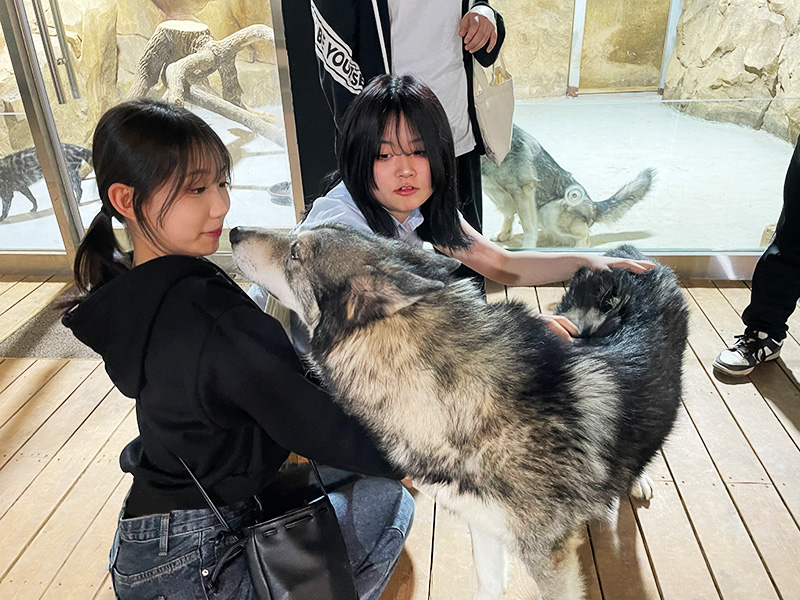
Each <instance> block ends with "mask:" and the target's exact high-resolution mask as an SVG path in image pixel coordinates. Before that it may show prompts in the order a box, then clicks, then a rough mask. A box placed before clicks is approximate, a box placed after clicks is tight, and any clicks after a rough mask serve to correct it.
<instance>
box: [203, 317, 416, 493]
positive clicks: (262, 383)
mask: <svg viewBox="0 0 800 600" xmlns="http://www.w3.org/2000/svg"><path fill="white" fill-rule="evenodd" d="M202 361H203V363H204V364H202V365H200V370H199V372H200V377H199V378H198V388H199V390H198V393H199V395H200V398H201V400H202V402H203V404H204V406H205V407H206V410H207V412H208V413H209V414H210V415H213V414H215V413H219V410H220V409H219V407H220V406H222V407H224V406H225V404H226V403H230V402H232V403H234V404H235V405H236V406H237V407H238V408H240V409H243V410H244V411H245V412H247V413H248V414H249V415H251V416H252V418H253V419H255V421H257V422H258V423H259V424H260V425H261V427H262V428H263V429H264V430H265V431H266V432H267V434H268V435H269V436H270V437H271V438H272V439H273V440H274V441H275V442H276V443H277V444H278V445H279V446H281V447H283V448H285V449H287V450H290V451H292V452H296V453H297V454H299V455H301V456H304V457H306V458H311V459H314V460H316V461H318V462H320V463H323V464H327V465H330V466H332V467H337V468H340V469H346V470H349V471H355V472H358V473H363V474H366V475H375V476H381V477H391V478H394V479H400V478H401V477H402V476H403V474H401V473H398V472H396V471H395V470H394V469H393V468H392V467H391V466H390V465H389V464H388V463H387V462H386V460H385V458H384V457H383V455H382V454H381V452H380V451H379V450H378V449H377V448H376V446H375V444H374V443H373V441H372V439H371V438H370V436H369V434H368V433H367V432H366V430H365V429H364V428H363V427H362V426H361V425H360V424H359V423H358V422H357V421H356V420H355V419H354V418H353V417H351V416H349V415H347V414H345V413H344V412H343V410H342V409H341V408H340V407H339V405H337V404H335V402H334V400H333V399H332V397H331V396H330V395H329V394H328V393H326V392H325V391H324V390H323V389H322V388H320V387H318V386H317V385H315V384H314V383H312V382H311V381H310V380H309V379H308V378H306V376H305V375H304V371H305V369H304V368H303V366H302V363H301V362H300V359H299V358H298V357H297V355H296V354H295V352H294V349H293V348H292V345H291V343H290V342H289V339H288V338H287V337H286V334H285V332H284V330H283V328H282V327H281V325H280V324H279V323H278V321H276V320H275V319H273V318H272V317H270V316H268V315H266V314H264V313H263V312H262V311H261V310H259V309H258V308H257V307H256V306H255V304H252V305H249V304H243V305H242V306H240V307H236V308H232V309H230V310H228V311H227V312H226V313H224V314H223V315H222V316H220V317H219V318H218V319H217V321H216V324H215V326H214V328H213V330H212V331H211V333H210V334H209V338H208V340H207V342H206V345H205V350H204V352H203V359H202Z"/></svg>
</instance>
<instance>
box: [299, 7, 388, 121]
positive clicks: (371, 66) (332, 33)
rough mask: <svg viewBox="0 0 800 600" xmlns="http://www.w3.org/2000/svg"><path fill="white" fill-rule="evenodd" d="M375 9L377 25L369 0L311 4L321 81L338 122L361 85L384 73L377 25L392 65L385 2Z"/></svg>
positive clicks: (360, 88)
mask: <svg viewBox="0 0 800 600" xmlns="http://www.w3.org/2000/svg"><path fill="white" fill-rule="evenodd" d="M378 12H379V14H380V16H379V20H380V24H379V23H377V22H376V20H375V13H374V10H373V6H372V2H370V1H369V0H367V1H365V0H314V2H313V4H312V5H311V17H312V21H313V23H314V51H315V53H316V56H317V64H318V65H319V78H320V84H321V86H322V91H323V92H324V93H325V97H326V99H327V100H328V106H329V107H330V109H331V112H332V113H333V116H334V118H335V120H336V123H337V124H338V123H339V120H340V119H341V118H342V115H344V112H345V110H347V107H348V106H349V105H350V102H351V101H352V100H353V98H355V97H356V96H357V95H358V93H359V92H361V90H362V89H363V87H364V84H366V83H368V82H369V80H370V79H372V78H373V77H375V76H376V75H380V74H382V73H384V72H386V69H385V65H384V61H383V52H382V51H381V37H380V35H379V33H378V30H379V28H380V30H381V32H382V36H383V40H384V42H385V43H386V47H385V50H386V52H387V61H388V64H392V62H391V43H390V42H389V35H390V31H391V30H390V27H389V13H388V6H387V4H386V2H385V1H383V2H378Z"/></svg>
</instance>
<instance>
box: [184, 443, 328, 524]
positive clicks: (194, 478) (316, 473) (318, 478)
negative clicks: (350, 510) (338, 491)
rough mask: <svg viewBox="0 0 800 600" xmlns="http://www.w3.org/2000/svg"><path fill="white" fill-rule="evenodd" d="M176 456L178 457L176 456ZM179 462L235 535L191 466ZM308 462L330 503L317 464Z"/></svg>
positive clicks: (207, 501) (220, 518)
mask: <svg viewBox="0 0 800 600" xmlns="http://www.w3.org/2000/svg"><path fill="white" fill-rule="evenodd" d="M175 456H178V455H177V454H176V455H175ZM178 460H179V461H181V464H182V465H183V468H184V469H186V472H187V473H189V477H191V478H192V481H194V484H195V485H196V486H197V489H198V490H200V493H201V494H202V495H203V498H204V499H205V501H206V503H208V506H209V507H210V508H211V510H212V511H213V512H214V514H215V515H216V517H217V519H219V522H220V523H222V526H223V527H224V528H225V530H226V531H228V532H229V533H235V532H234V531H233V529H231V526H230V525H229V524H228V522H227V521H226V520H225V517H223V516H222V513H221V512H220V511H219V509H218V508H217V505H216V504H214V501H213V500H211V496H209V495H208V492H206V490H205V488H204V487H203V486H202V484H201V483H200V480H199V479H197V477H195V474H194V473H193V472H192V470H191V469H190V468H189V465H187V464H186V462H185V461H184V460H183V459H182V458H181V457H180V456H178ZM308 462H309V463H311V468H312V469H313V471H314V476H315V477H316V478H317V482H318V483H319V487H320V488H322V493H323V494H325V498H326V499H327V500H328V502H330V497H329V496H328V490H326V489H325V484H324V483H322V477H321V476H320V474H319V469H318V468H317V463H315V462H314V461H313V460H309V461H308Z"/></svg>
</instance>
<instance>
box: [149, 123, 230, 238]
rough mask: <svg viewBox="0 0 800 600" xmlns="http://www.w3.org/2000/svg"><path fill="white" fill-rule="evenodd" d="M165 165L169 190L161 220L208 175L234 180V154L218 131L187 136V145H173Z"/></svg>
mask: <svg viewBox="0 0 800 600" xmlns="http://www.w3.org/2000/svg"><path fill="white" fill-rule="evenodd" d="M198 133H200V134H202V133H203V131H202V130H201V131H200V132H198ZM162 165H163V170H164V171H165V173H166V174H167V177H166V179H164V180H163V181H164V184H163V185H164V187H167V189H168V190H169V191H168V193H167V198H166V200H165V201H164V204H163V205H162V207H161V211H159V214H158V220H159V223H162V222H163V219H164V217H165V216H166V214H167V212H168V211H169V209H170V207H171V206H172V204H173V202H175V200H176V199H177V198H178V196H180V194H181V192H182V191H184V190H186V189H187V188H190V187H192V186H193V185H194V184H195V183H197V182H200V181H205V180H207V179H208V177H214V178H220V179H222V178H223V177H224V178H225V179H230V175H231V156H230V153H229V152H228V149H227V148H226V147H225V145H224V144H223V143H222V141H221V140H220V139H219V137H218V136H217V135H216V134H213V136H204V135H199V136H197V137H195V138H189V139H186V140H185V143H184V144H175V145H173V146H172V147H171V148H170V152H169V153H168V158H167V160H164V161H163V162H162Z"/></svg>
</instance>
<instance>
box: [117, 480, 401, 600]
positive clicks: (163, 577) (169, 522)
mask: <svg viewBox="0 0 800 600" xmlns="http://www.w3.org/2000/svg"><path fill="white" fill-rule="evenodd" d="M320 471H322V473H323V479H325V480H326V481H327V477H326V476H325V473H326V471H329V472H332V471H335V470H333V469H327V468H326V467H321V468H320ZM329 496H330V499H331V503H332V504H333V508H334V510H335V511H336V517H337V518H338V520H339V525H340V527H341V530H342V536H343V537H344V542H345V546H346V547H347V553H348V555H349V557H350V566H351V568H352V570H353V576H354V578H355V582H356V587H357V588H358V592H359V598H361V599H363V600H377V599H378V597H379V596H380V595H381V592H382V591H383V589H384V587H386V584H387V583H388V581H389V578H390V577H391V575H392V571H394V568H395V565H396V564H397V560H398V559H399V557H400V553H401V551H402V549H403V545H404V543H405V539H406V535H407V534H408V531H409V529H410V527H411V522H412V520H413V516H414V500H413V499H412V498H411V495H410V494H409V493H408V491H407V490H406V489H405V488H404V487H403V486H402V485H401V484H400V483H399V482H397V481H392V480H389V479H380V478H374V477H363V478H358V479H356V480H355V481H350V482H349V483H347V484H346V485H344V486H342V487H341V488H338V489H336V490H335V491H331V492H330V493H329ZM255 508H256V507H255V501H253V500H248V501H245V502H241V503H239V504H236V505H233V506H230V507H221V508H220V510H221V512H222V514H223V516H224V517H225V520H227V521H228V523H229V524H230V525H231V528H232V529H234V530H236V529H238V528H240V527H244V526H248V525H251V524H252V523H253V521H254V517H255ZM123 512H124V509H123ZM223 531H224V530H223V527H222V525H220V523H219V521H218V520H217V518H216V517H215V516H214V514H213V513H212V512H211V510H210V509H197V510H176V511H172V512H171V513H169V514H167V515H150V516H146V517H138V518H133V519H124V518H122V517H120V520H119V525H118V527H117V533H116V536H115V537H114V544H113V546H112V549H111V555H110V565H109V568H110V571H111V578H112V581H113V584H114V591H115V592H116V595H117V598H119V599H120V600H134V599H135V600H143V599H144V600H150V599H152V600H161V599H168V600H223V599H224V600H252V599H253V598H254V596H253V589H252V585H251V583H250V575H249V573H248V571H247V565H246V561H245V558H244V555H240V556H239V557H238V558H237V559H236V560H234V561H231V562H230V563H229V564H228V565H227V566H226V567H225V568H224V570H223V571H222V574H221V575H220V577H219V580H218V581H217V584H216V586H211V585H210V578H211V573H212V571H213V569H214V565H215V564H216V563H217V561H218V560H219V559H220V558H221V557H222V556H223V555H224V554H225V551H226V550H227V548H228V547H229V546H230V545H231V544H232V543H234V541H235V540H234V539H231V538H230V536H225V535H223Z"/></svg>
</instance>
